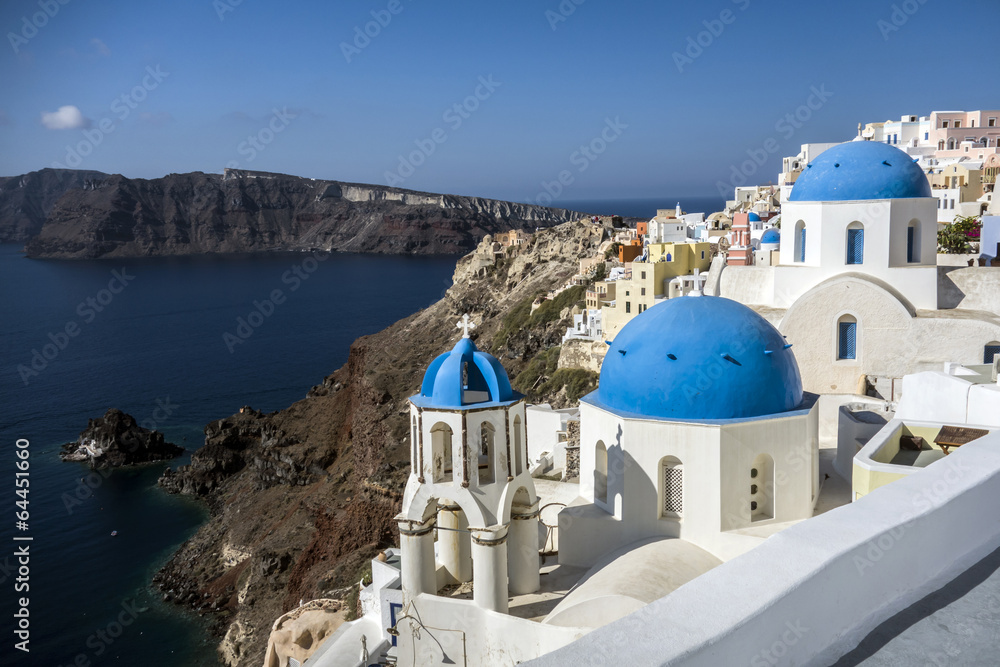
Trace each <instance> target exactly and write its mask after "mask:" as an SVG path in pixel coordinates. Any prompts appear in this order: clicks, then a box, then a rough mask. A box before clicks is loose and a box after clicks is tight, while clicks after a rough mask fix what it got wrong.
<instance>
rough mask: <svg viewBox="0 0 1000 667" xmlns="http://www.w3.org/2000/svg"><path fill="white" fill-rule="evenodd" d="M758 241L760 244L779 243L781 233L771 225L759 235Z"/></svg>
mask: <svg viewBox="0 0 1000 667" xmlns="http://www.w3.org/2000/svg"><path fill="white" fill-rule="evenodd" d="M760 243H761V245H778V244H779V243H781V233H780V232H779V231H778V230H777V229H775V228H774V227H771V228H770V229H768V230H767V231H765V232H764V233H763V235H761V237H760Z"/></svg>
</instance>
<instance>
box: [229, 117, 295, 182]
mask: <svg viewBox="0 0 1000 667" xmlns="http://www.w3.org/2000/svg"><path fill="white" fill-rule="evenodd" d="M298 117H299V114H297V113H292V112H291V111H289V110H288V107H284V108H283V109H281V110H280V111H279V110H278V109H276V108H275V109H271V118H270V119H269V120H268V121H267V123H266V124H265V125H264V127H262V128H260V129H259V130H257V132H256V133H254V134H250V135H247V138H246V139H245V140H244V141H241V142H240V143H239V144H238V145H237V146H236V152H237V153H239V154H240V155H243V156H244V157H246V161H245V162H243V163H242V164H249V163H251V162H253V161H254V160H255V159H256V158H257V155H259V154H260V153H261V152H262V151H263V150H264V149H265V148H267V147H268V146H269V145H270V144H271V142H272V141H274V139H275V137H277V136H278V135H279V134H281V133H282V132H284V131H285V128H287V127H288V126H289V125H291V124H292V121H293V120H295V119H296V118H298ZM240 164H241V163H240V161H239V160H230V161H229V162H227V163H226V168H227V169H238V168H239V166H240Z"/></svg>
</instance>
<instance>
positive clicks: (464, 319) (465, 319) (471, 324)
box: [455, 314, 476, 338]
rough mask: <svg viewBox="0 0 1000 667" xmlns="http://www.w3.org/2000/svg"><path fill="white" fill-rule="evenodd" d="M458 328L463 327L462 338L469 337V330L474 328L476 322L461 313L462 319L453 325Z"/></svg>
mask: <svg viewBox="0 0 1000 667" xmlns="http://www.w3.org/2000/svg"><path fill="white" fill-rule="evenodd" d="M455 326H456V327H458V328H459V329H463V330H464V331H463V335H462V338H468V337H469V331H470V330H472V329H475V328H476V324H475V323H474V322H472V321H471V320H470V319H469V315H468V314H465V315H462V321H461V322H459V323H457V324H456V325H455Z"/></svg>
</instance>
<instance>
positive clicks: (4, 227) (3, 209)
mask: <svg viewBox="0 0 1000 667" xmlns="http://www.w3.org/2000/svg"><path fill="white" fill-rule="evenodd" d="M107 177H108V175H107V174H105V173H102V172H100V171H83V170H77V169H42V170H39V171H32V172H30V173H27V174H22V175H21V176H0V243H9V242H11V241H27V240H28V239H30V238H31V237H32V236H35V235H36V234H38V232H40V231H41V230H42V224H43V223H44V222H45V219H46V218H47V217H48V215H49V213H50V212H51V211H52V209H53V207H54V206H55V205H56V202H57V201H58V200H59V198H60V197H62V196H63V195H64V194H66V192H67V191H68V190H71V189H73V188H87V187H89V186H90V184H92V183H94V182H96V181H103V180H104V179H106V178H107Z"/></svg>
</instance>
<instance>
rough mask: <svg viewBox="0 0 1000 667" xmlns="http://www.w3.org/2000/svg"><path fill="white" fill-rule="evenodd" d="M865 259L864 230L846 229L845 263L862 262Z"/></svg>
mask: <svg viewBox="0 0 1000 667" xmlns="http://www.w3.org/2000/svg"><path fill="white" fill-rule="evenodd" d="M864 261H865V230H863V229H848V230H847V263H848V264H864Z"/></svg>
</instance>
